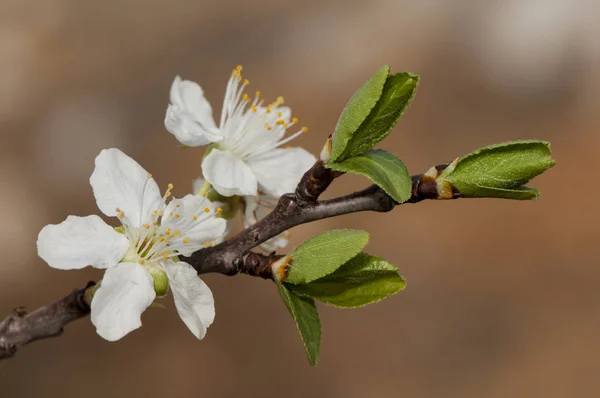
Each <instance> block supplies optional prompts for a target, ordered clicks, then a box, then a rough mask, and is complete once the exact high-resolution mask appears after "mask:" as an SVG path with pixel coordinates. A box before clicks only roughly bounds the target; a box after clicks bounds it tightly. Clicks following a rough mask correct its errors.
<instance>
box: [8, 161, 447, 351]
mask: <svg viewBox="0 0 600 398" xmlns="http://www.w3.org/2000/svg"><path fill="white" fill-rule="evenodd" d="M439 167H443V166H439ZM340 175H341V173H337V172H333V171H331V170H329V169H327V168H326V167H325V166H324V164H323V162H322V161H320V160H318V161H317V162H316V163H315V164H314V165H313V167H311V168H310V169H309V170H308V171H307V172H306V173H305V174H304V176H303V177H302V179H301V180H300V182H299V183H298V186H297V188H296V191H295V192H294V193H289V194H286V195H283V196H282V197H281V198H280V199H279V202H278V204H277V206H276V207H275V209H274V210H273V211H272V212H271V213H270V214H269V215H267V216H266V217H265V218H263V219H262V220H260V221H258V222H257V223H256V224H254V225H252V226H250V227H249V228H246V229H245V230H243V231H242V232H240V233H239V234H237V235H236V236H234V237H233V238H231V239H228V240H226V241H225V242H223V243H221V244H219V245H217V246H215V247H209V248H206V249H203V250H200V251H197V252H195V253H194V254H192V255H191V256H190V257H183V256H181V260H183V261H186V262H188V263H189V264H191V265H192V266H193V267H194V268H195V269H196V270H197V271H198V273H199V274H205V273H209V272H215V273H220V274H225V275H235V274H238V273H243V274H248V275H252V276H260V277H262V278H266V279H272V278H273V275H272V271H271V265H272V264H273V263H274V262H275V261H277V260H278V259H280V258H281V257H283V256H281V255H276V254H275V253H271V254H268V255H266V254H261V253H254V252H251V250H252V249H253V248H255V247H256V246H258V245H259V244H261V243H263V242H265V241H267V240H268V239H271V238H273V237H275V236H277V235H279V234H280V233H282V232H285V231H287V230H288V229H290V228H293V227H295V226H297V225H300V224H304V223H308V222H311V221H316V220H322V219H325V218H329V217H335V216H339V215H342V214H348V213H356V212H360V211H376V212H387V211H390V210H392V209H393V208H394V207H395V206H397V205H398V204H399V203H398V202H396V201H395V200H394V199H392V198H391V197H390V196H389V195H388V194H387V193H385V191H384V190H383V189H381V188H380V187H378V186H377V185H372V186H370V187H368V188H366V189H363V190H362V191H358V192H355V193H352V194H350V195H346V196H342V197H339V198H335V199H329V200H322V201H319V200H318V198H319V196H320V195H321V194H322V193H323V192H324V191H325V190H326V189H327V187H329V185H330V184H331V183H332V182H333V180H334V179H335V178H337V177H339V176H340ZM436 195H437V193H436V187H435V181H434V180H432V179H431V178H428V177H427V175H421V174H420V175H416V176H413V177H412V196H411V198H410V199H409V200H408V201H407V202H405V203H416V202H420V201H421V200H424V199H436V198H437V197H436ZM92 286H94V283H93V282H90V284H88V286H86V287H85V288H82V289H77V290H75V291H73V292H72V293H70V294H69V295H67V296H65V297H63V298H62V299H60V300H58V301H57V302H55V303H53V304H50V305H47V306H44V307H41V308H39V309H37V310H36V311H34V312H31V313H26V312H25V311H23V310H22V309H17V310H15V313H14V314H13V315H9V316H8V317H7V318H6V319H4V320H3V321H2V322H0V360H1V359H4V358H10V357H12V356H13V355H14V354H15V353H16V352H17V350H18V349H19V348H21V347H22V346H24V345H26V344H28V343H31V342H33V341H36V340H41V339H46V338H49V337H54V336H59V335H60V334H61V333H62V332H63V328H64V327H65V326H66V325H67V324H68V323H70V322H72V321H75V320H77V319H80V318H83V317H85V316H87V315H88V314H89V313H90V302H91V298H90V297H91V294H90V292H91V289H90V288H91V287H92Z"/></svg>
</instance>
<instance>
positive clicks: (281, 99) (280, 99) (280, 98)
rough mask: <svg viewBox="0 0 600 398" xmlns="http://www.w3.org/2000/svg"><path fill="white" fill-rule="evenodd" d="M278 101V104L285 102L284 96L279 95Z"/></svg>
mask: <svg viewBox="0 0 600 398" xmlns="http://www.w3.org/2000/svg"><path fill="white" fill-rule="evenodd" d="M276 102H277V105H281V104H283V97H281V96H279V97H277V101H276Z"/></svg>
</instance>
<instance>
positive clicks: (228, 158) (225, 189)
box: [202, 148, 257, 196]
mask: <svg viewBox="0 0 600 398" xmlns="http://www.w3.org/2000/svg"><path fill="white" fill-rule="evenodd" d="M202 174H203V175H204V179H206V180H207V181H208V182H210V183H211V184H212V186H213V188H214V189H215V190H216V191H217V192H218V193H220V194H221V195H223V196H233V195H240V196H244V195H256V193H257V182H256V177H255V176H254V173H252V170H250V168H249V167H248V166H247V165H246V163H244V161H242V159H240V158H239V157H238V156H237V155H235V154H233V153H232V152H230V151H222V150H220V149H216V148H215V149H213V150H212V151H211V152H210V153H209V154H208V156H207V157H205V158H204V160H203V161H202Z"/></svg>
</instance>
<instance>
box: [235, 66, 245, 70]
mask: <svg viewBox="0 0 600 398" xmlns="http://www.w3.org/2000/svg"><path fill="white" fill-rule="evenodd" d="M235 69H236V70H238V71H241V70H242V69H244V68H242V65H238V66H236V67H235Z"/></svg>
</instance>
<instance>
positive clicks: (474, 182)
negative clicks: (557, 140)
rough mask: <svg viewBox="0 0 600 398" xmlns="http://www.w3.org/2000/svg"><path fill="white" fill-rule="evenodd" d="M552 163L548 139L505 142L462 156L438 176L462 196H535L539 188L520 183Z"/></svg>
mask: <svg viewBox="0 0 600 398" xmlns="http://www.w3.org/2000/svg"><path fill="white" fill-rule="evenodd" d="M555 164H556V161H555V160H554V159H552V157H551V151H550V144H549V143H548V142H545V141H514V142H505V143H501V144H496V145H491V146H488V147H485V148H481V149H478V150H477V151H475V152H472V153H470V154H468V155H466V156H463V157H462V158H460V159H459V160H458V162H457V163H456V165H455V166H454V165H451V166H450V167H448V168H447V169H446V170H444V172H443V173H442V174H441V175H440V177H439V178H440V179H442V180H445V181H448V182H450V183H451V184H452V185H453V186H454V187H455V188H456V189H457V190H458V191H459V192H460V193H461V194H462V195H463V197H471V198H476V197H478V198H482V197H495V198H505V199H518V200H530V199H537V198H538V197H539V192H538V191H537V190H535V189H529V188H527V187H525V186H524V185H525V184H526V183H528V182H529V181H530V180H531V179H532V178H534V177H535V176H537V175H539V174H541V173H543V172H544V171H546V170H548V169H549V168H550V167H552V166H554V165H555Z"/></svg>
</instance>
